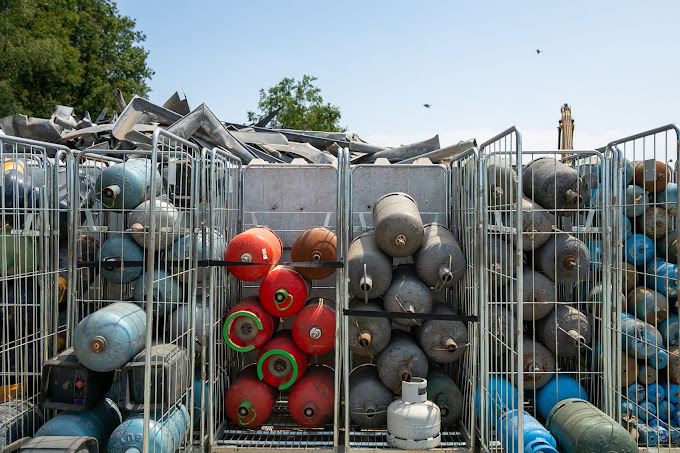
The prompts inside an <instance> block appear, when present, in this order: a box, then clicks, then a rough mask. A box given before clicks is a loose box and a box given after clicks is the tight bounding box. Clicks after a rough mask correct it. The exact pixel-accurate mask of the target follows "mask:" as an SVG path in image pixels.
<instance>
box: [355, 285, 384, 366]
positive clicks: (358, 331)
mask: <svg viewBox="0 0 680 453" xmlns="http://www.w3.org/2000/svg"><path fill="white" fill-rule="evenodd" d="M349 309H350V310H363V311H383V306H382V301H381V300H379V299H369V301H368V303H365V302H364V300H363V299H359V298H355V299H352V300H351V301H350V303H349ZM348 322H349V331H348V332H347V337H348V340H347V342H348V343H349V349H350V351H352V352H353V353H354V354H357V355H360V356H371V357H372V356H374V355H377V354H379V353H380V352H381V351H382V350H383V349H385V347H386V346H387V344H388V343H389V342H390V336H391V330H390V326H391V322H390V320H389V319H388V318H374V317H372V316H371V317H369V316H350V317H349V319H348Z"/></svg>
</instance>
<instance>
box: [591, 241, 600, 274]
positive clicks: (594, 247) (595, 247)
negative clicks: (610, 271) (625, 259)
mask: <svg viewBox="0 0 680 453" xmlns="http://www.w3.org/2000/svg"><path fill="white" fill-rule="evenodd" d="M588 251H589V252H590V268H591V269H593V270H600V269H602V241H598V240H592V241H590V242H588Z"/></svg>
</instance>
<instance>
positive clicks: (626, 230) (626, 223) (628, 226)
mask: <svg viewBox="0 0 680 453" xmlns="http://www.w3.org/2000/svg"><path fill="white" fill-rule="evenodd" d="M621 228H622V234H621V237H622V238H624V239H625V238H627V237H628V236H630V234H631V233H632V232H633V224H632V223H630V219H629V218H628V217H626V216H625V215H623V216H621Z"/></svg>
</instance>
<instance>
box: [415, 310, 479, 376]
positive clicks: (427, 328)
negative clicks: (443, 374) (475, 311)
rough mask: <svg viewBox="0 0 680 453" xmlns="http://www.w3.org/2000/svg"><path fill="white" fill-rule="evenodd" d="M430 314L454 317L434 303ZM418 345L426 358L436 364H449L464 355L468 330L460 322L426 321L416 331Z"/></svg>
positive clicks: (449, 311) (453, 313)
mask: <svg viewBox="0 0 680 453" xmlns="http://www.w3.org/2000/svg"><path fill="white" fill-rule="evenodd" d="M432 313H434V314H443V315H455V312H454V311H453V310H451V309H450V308H449V307H447V306H446V305H444V304H442V303H439V302H436V303H434V304H433V306H432ZM416 337H417V338H418V344H419V345H420V348H421V349H422V350H423V352H424V353H425V354H426V355H427V357H428V358H429V359H430V360H431V361H433V362H436V363H451V362H454V361H456V360H458V359H460V358H461V357H463V354H465V351H466V350H467V344H468V329H467V326H466V325H465V323H464V322H461V321H444V320H439V319H428V320H426V321H423V324H422V326H420V327H419V328H418V329H417V330H416Z"/></svg>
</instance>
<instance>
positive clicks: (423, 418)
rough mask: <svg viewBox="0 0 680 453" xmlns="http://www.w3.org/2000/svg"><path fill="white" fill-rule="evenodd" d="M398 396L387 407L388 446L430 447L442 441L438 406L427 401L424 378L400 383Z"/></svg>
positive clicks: (420, 448)
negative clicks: (399, 396)
mask: <svg viewBox="0 0 680 453" xmlns="http://www.w3.org/2000/svg"><path fill="white" fill-rule="evenodd" d="M401 386H402V391H401V394H402V395H401V399H398V400H395V401H393V402H392V404H390V405H389V407H388V408H387V438H386V440H387V445H389V446H391V447H396V448H403V449H406V450H429V449H430V448H435V447H438V446H439V443H440V442H441V434H440V429H441V415H440V412H439V407H437V405H436V404H435V403H433V402H432V401H428V400H427V380H426V379H424V378H413V379H412V380H411V381H403V382H402V383H401Z"/></svg>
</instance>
